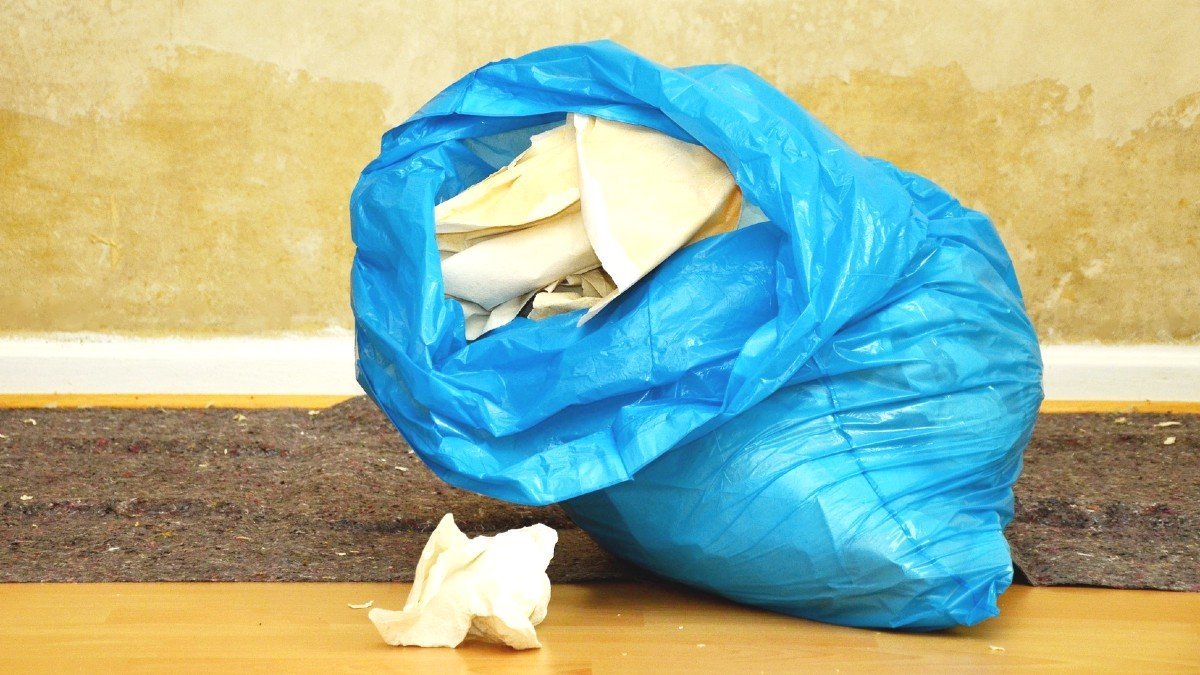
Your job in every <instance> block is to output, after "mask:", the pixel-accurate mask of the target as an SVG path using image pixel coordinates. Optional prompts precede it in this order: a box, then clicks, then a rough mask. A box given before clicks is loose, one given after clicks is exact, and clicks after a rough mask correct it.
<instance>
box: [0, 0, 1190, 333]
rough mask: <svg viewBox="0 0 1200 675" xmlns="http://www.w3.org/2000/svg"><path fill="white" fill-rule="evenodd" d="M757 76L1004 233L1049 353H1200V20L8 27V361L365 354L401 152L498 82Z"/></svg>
mask: <svg viewBox="0 0 1200 675" xmlns="http://www.w3.org/2000/svg"><path fill="white" fill-rule="evenodd" d="M600 37H610V38H613V39H615V40H617V41H619V42H621V43H623V44H625V45H626V46H628V47H630V48H632V49H634V50H636V51H639V52H641V53H643V54H645V55H647V56H649V57H651V58H654V59H656V60H659V61H662V62H665V63H668V64H673V65H687V64H693V63H711V62H736V63H740V64H742V65H745V66H748V67H750V68H751V69H753V70H755V71H757V72H758V73H759V74H761V75H763V76H764V77H766V78H767V79H768V80H770V81H772V82H773V83H775V84H776V85H777V86H779V87H780V88H782V89H783V90H784V91H786V92H787V93H788V94H789V95H791V96H793V97H794V98H795V99H797V100H798V101H800V102H801V103H802V104H803V105H805V106H806V107H808V108H809V109H810V110H812V111H814V112H815V113H816V114H817V115H818V116H819V117H820V118H822V119H823V120H824V121H825V122H826V123H827V124H828V125H829V126H830V127H831V128H832V129H834V130H835V131H837V132H838V133H840V134H842V135H843V136H844V137H845V138H846V139H847V140H848V141H849V142H850V143H851V144H852V145H854V146H855V147H857V148H858V149H859V150H860V151H862V152H864V153H867V154H872V155H876V156H881V157H885V158H887V159H890V160H892V161H894V162H896V163H898V164H899V165H900V166H902V167H904V168H906V169H910V170H915V171H917V172H919V173H922V174H924V175H926V176H929V177H930V178H932V179H934V180H935V181H937V182H938V183H940V184H942V185H944V186H945V187H947V188H948V189H949V190H950V191H951V192H952V193H954V194H955V195H957V196H959V197H960V198H961V199H962V200H963V201H964V202H966V203H967V204H968V205H971V206H974V207H976V208H980V209H982V210H984V211H985V212H987V213H988V214H990V215H991V216H992V217H993V218H994V219H995V221H996V223H997V225H998V227H999V229H1000V231H1001V234H1002V235H1003V237H1004V239H1005V242H1006V243H1007V245H1008V247H1009V249H1010V251H1011V253H1012V255H1013V257H1014V259H1015V261H1016V265H1017V268H1018V272H1019V275H1020V279H1021V282H1022V284H1023V286H1024V288H1025V291H1026V295H1027V302H1028V304H1029V308H1030V312H1031V314H1032V315H1033V317H1034V320H1035V322H1036V323H1037V325H1038V328H1039V331H1040V333H1041V335H1042V336H1043V338H1044V339H1045V340H1047V341H1048V342H1089V341H1100V342H1111V343H1120V342H1180V343H1200V300H1198V298H1200V124H1197V123H1196V118H1197V117H1198V116H1200V66H1198V65H1197V64H1200V2H1194V1H1193V2H1182V1H1153V0H1151V1H1146V2H1136V3H1132V2H1111V3H1109V2H1101V1H1089V2H994V1H991V0H977V1H974V2H966V1H964V2H961V3H945V2H942V1H941V0H917V1H912V2H903V3H901V2H890V1H888V2H885V1H859V2H854V1H853V0H811V1H807V2H769V1H743V2H727V1H725V0H700V1H689V2H684V1H677V0H662V1H658V2H646V1H645V0H591V1H589V2H580V1H577V0H572V1H555V2H548V1H546V0H516V1H513V0H510V1H507V2H504V3H487V2H482V1H479V2H473V1H468V0H426V1H419V2H411V1H410V2H394V1H392V0H385V1H379V2H354V3H350V2H311V3H310V2H305V3H295V2H290V1H287V0H278V1H269V0H256V2H252V3H244V2H236V1H235V0H208V1H206V2H192V1H190V0H188V1H184V0H178V1H167V0H159V1H152V0H145V1H140V2H128V3H122V2H118V1H116V0H113V1H111V2H107V3H104V2H80V3H74V2H72V3H66V2H58V1H56V0H29V1H26V2H20V1H13V0H2V1H0V256H3V257H2V258H0V261H2V262H0V288H3V291H2V292H0V334H25V333H36V332H43V331H96V332H116V333H127V334H144V335H164V334H184V335H202V334H238V333H278V332H319V331H323V330H327V329H330V328H335V329H337V328H346V327H349V326H350V324H351V318H350V312H349V308H348V300H347V298H348V268H349V262H350V258H351V255H352V245H351V243H350V241H349V235H348V231H349V226H348V215H347V199H348V196H349V193H350V189H351V187H352V186H353V184H354V181H355V179H356V177H357V174H358V171H359V170H360V169H361V168H362V166H363V165H364V164H365V163H366V162H367V161H369V160H370V159H371V158H372V157H373V155H374V153H375V151H376V149H377V147H378V138H379V135H380V134H381V133H382V132H383V131H384V130H386V129H387V128H389V127H390V126H392V125H394V124H396V123H398V122H400V121H402V120H403V119H404V118H405V117H406V116H407V115H408V114H410V113H411V112H413V111H414V110H416V108H417V107H419V106H420V105H421V104H422V103H423V102H424V101H425V100H427V99H428V98H429V97H431V96H432V95H434V94H435V93H436V92H437V91H438V90H439V89H440V88H441V87H443V86H445V85H446V84H448V83H449V82H451V81H453V80H454V79H456V78H457V77H459V76H460V75H462V74H463V73H464V72H466V71H468V70H469V69H471V68H473V67H475V66H478V65H480V64H482V63H484V62H487V61H489V60H493V59H497V58H501V57H505V56H516V55H519V54H522V53H524V52H526V51H530V50H533V49H536V48H540V47H545V46H549V45H552V44H557V43H563V42H572V41H579V40H587V39H594V38H600Z"/></svg>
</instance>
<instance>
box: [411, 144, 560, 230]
mask: <svg viewBox="0 0 1200 675" xmlns="http://www.w3.org/2000/svg"><path fill="white" fill-rule="evenodd" d="M577 201H579V168H578V160H576V158H575V132H574V130H573V129H571V128H570V125H563V126H561V127H555V128H553V129H550V130H548V131H544V132H542V133H540V134H538V135H536V136H534V137H532V138H531V139H530V146H529V148H528V149H527V150H526V151H525V152H523V153H521V154H520V155H517V157H516V158H515V159H514V160H513V161H512V162H511V163H510V164H509V165H508V166H506V167H504V168H502V169H500V170H499V171H497V172H496V173H493V174H492V175H490V176H488V177H487V178H485V179H483V180H482V181H480V182H478V183H476V184H475V185H472V186H471V187H469V188H467V189H466V190H464V191H463V192H461V193H459V194H458V195H455V196H454V197H452V198H450V199H448V200H446V201H444V202H442V203H441V204H438V205H437V207H436V208H435V209H434V211H433V215H434V220H435V222H436V223H437V229H436V232H437V234H439V235H450V234H451V233H464V232H472V231H475V230H495V229H496V228H514V227H521V226H523V225H528V224H529V223H533V222H536V221H539V220H542V219H545V218H549V217H550V216H553V215H555V214H556V213H559V212H561V211H562V210H563V209H565V208H567V207H568V206H570V205H571V204H574V203H575V202H577ZM493 233H494V232H493ZM448 238H450V239H453V237H448ZM459 239H460V240H461V239H462V237H459ZM439 248H441V246H439ZM443 250H453V249H443Z"/></svg>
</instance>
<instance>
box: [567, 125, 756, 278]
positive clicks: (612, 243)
mask: <svg viewBox="0 0 1200 675" xmlns="http://www.w3.org/2000/svg"><path fill="white" fill-rule="evenodd" d="M571 124H572V126H574V128H575V145H576V149H577V151H578V161H579V180H580V185H579V194H580V200H581V202H582V205H583V222H584V226H585V227H586V229H587V234H588V238H589V240H590V241H591V242H592V247H593V248H594V249H595V250H596V255H597V257H599V258H600V262H601V263H602V264H603V265H604V270H605V271H606V272H608V274H609V276H611V277H612V279H613V281H615V282H616V284H617V288H618V289H619V290H621V291H624V290H625V289H628V288H629V287H630V286H632V285H633V284H634V283H635V282H637V280H638V279H641V278H642V277H643V276H645V275H646V274H647V273H649V272H650V270H652V269H654V268H655V267H656V266H657V265H658V264H659V263H661V262H662V261H664V260H666V259H667V258H668V257H669V256H670V255H671V254H672V253H674V252H675V251H677V250H679V248H681V247H682V246H684V245H685V244H686V243H687V242H688V241H689V240H691V239H692V237H693V236H694V235H695V234H696V233H697V232H698V231H700V229H701V228H702V227H703V226H704V225H705V223H707V222H709V221H710V219H711V218H712V217H713V216H714V215H715V214H716V213H718V212H719V211H720V210H721V208H722V206H724V205H725V203H726V200H727V199H728V198H729V196H730V195H731V194H732V193H733V191H734V189H735V187H736V184H735V183H734V180H733V175H732V174H730V173H729V169H728V168H726V167H725V164H724V163H723V162H721V160H720V159H718V158H717V157H716V156H715V155H713V154H712V153H711V152H709V151H708V150H707V149H706V148H704V147H703V146H699V145H695V144H692V143H685V142H684V141H681V140H678V139H676V138H672V137H670V136H667V135H666V134H663V133H659V132H657V131H655V130H653V129H648V128H646V127H639V126H635V125H632V124H624V123H621V122H612V121H609V120H603V119H599V118H595V117H588V116H585V115H571Z"/></svg>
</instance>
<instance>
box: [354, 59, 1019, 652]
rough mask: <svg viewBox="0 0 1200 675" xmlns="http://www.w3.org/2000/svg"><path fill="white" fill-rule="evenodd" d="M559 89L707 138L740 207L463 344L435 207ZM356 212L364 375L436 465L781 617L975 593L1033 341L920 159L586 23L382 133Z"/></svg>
mask: <svg viewBox="0 0 1200 675" xmlns="http://www.w3.org/2000/svg"><path fill="white" fill-rule="evenodd" d="M568 112H577V113H583V114H587V115H593V116H596V117H600V118H604V119H610V120H617V121H621V122H626V123H630V124H637V125H642V126H646V127H650V128H653V129H656V130H658V131H661V132H663V133H666V134H669V135H671V136H673V137H675V138H679V139H681V140H685V141H688V142H692V143H698V144H701V145H703V146H705V147H707V148H708V149H709V150H710V151H711V152H712V153H714V154H715V155H716V156H717V157H719V158H720V159H721V160H722V161H724V162H725V163H726V164H727V165H728V167H729V169H730V171H731V172H732V173H733V176H734V178H735V179H736V181H737V184H738V186H739V187H740V189H741V190H742V193H743V196H744V198H745V200H746V202H747V203H749V204H752V205H753V206H754V207H756V208H757V209H759V210H761V212H762V214H763V216H764V217H763V219H761V220H763V222H759V223H757V224H751V225H746V226H743V227H742V228H740V229H738V230H735V231H733V232H729V233H726V234H722V235H718V236H715V237H712V238H709V239H705V240H703V241H700V242H698V243H695V244H692V245H690V246H688V247H686V248H684V249H682V250H680V251H678V252H677V253H676V254H675V255H673V256H672V257H671V258H669V259H668V260H667V261H666V262H664V263H663V264H662V265H660V266H659V267H658V268H657V269H656V270H655V271H654V272H653V273H651V274H650V275H649V276H648V277H646V278H644V279H643V280H641V281H640V282H638V284H637V285H635V286H634V287H633V288H632V289H630V290H629V291H628V292H626V293H625V294H623V295H622V296H621V297H620V298H619V299H618V300H617V301H616V302H614V303H612V305H611V306H609V307H607V308H606V309H604V311H603V312H601V313H600V314H599V315H598V316H597V317H596V318H595V319H594V320H592V321H591V322H589V323H587V324H585V325H583V326H582V327H577V326H576V321H577V320H578V318H579V316H578V314H579V313H578V312H576V313H571V314H564V315H560V316H554V317H550V318H547V319H544V320H541V321H537V322H534V321H530V320H528V319H523V318H518V319H516V320H515V321H513V322H512V323H510V324H508V325H506V326H504V327H502V328H499V329H497V330H495V331H493V332H491V333H488V334H487V335H485V336H484V337H483V338H481V339H479V340H476V341H473V342H468V341H467V340H466V339H465V337H464V321H463V314H462V310H461V308H460V307H459V305H458V303H456V302H454V301H452V300H449V299H447V298H446V297H445V295H444V291H443V283H442V276H441V262H440V258H439V254H438V250H437V245H436V243H435V239H434V217H433V210H434V206H435V204H437V203H440V202H442V201H445V200H447V199H449V198H450V197H452V196H454V195H456V194H458V193H459V192H461V191H462V190H464V189H465V188H467V187H469V186H470V185H472V184H474V183H476V182H478V181H480V180H481V179H483V178H484V177H486V176H488V175H489V174H491V173H492V172H493V171H495V170H496V169H497V168H499V167H501V166H504V165H505V164H507V163H508V162H509V161H511V160H512V158H513V157H515V156H516V155H517V154H518V153H520V152H521V151H522V150H524V149H525V148H526V147H527V146H528V144H529V138H530V136H531V135H533V134H534V133H537V132H539V131H542V130H545V129H547V128H550V127H552V126H554V125H557V124H562V123H563V121H564V119H565V116H566V114H567V113H568ZM985 160H986V158H982V159H981V161H985ZM351 218H352V224H353V236H354V242H355V244H356V246H357V253H356V255H355V259H354V266H353V272H352V296H353V297H352V302H353V308H354V316H355V321H356V323H355V327H356V338H357V346H358V379H359V382H360V383H361V384H362V385H363V387H364V388H365V389H366V391H367V392H368V393H369V394H370V396H371V397H372V398H373V399H374V400H375V401H376V402H377V403H378V404H379V406H380V407H381V408H382V409H383V410H384V412H386V413H387V415H388V416H389V417H390V418H391V420H392V422H393V423H395V425H396V427H397V428H398V429H399V430H400V432H401V433H402V434H403V435H404V437H405V438H406V439H407V440H408V441H409V443H411V445H412V446H413V448H414V449H415V450H416V452H417V454H419V455H420V457H421V458H422V459H423V460H424V461H425V462H426V463H427V464H428V465H429V466H430V467H431V468H432V469H433V470H434V471H435V472H436V473H437V474H438V475H439V476H440V477H441V478H443V479H444V480H446V481H447V482H448V483H450V484H452V485H455V486H458V487H461V488H464V489H468V490H473V491H475V492H479V493H482V494H485V495H490V496H492V497H496V498H499V499H504V500H508V501H511V502H517V503H521V504H551V503H556V502H561V503H562V505H563V507H564V508H565V509H566V510H567V512H568V513H569V514H570V515H571V517H572V518H573V519H574V520H575V521H576V522H577V523H579V525H580V526H581V527H583V528H584V529H585V530H587V531H588V532H589V533H590V534H591V535H592V536H593V537H595V538H596V540H597V541H599V542H600V543H601V544H602V545H603V546H604V547H605V548H607V549H609V550H610V551H612V552H613V553H615V554H616V555H618V556H620V557H622V558H625V559H627V560H629V561H632V562H634V563H636V564H638V565H641V566H642V567H645V568H647V569H649V570H651V571H653V572H655V573H657V574H660V575H662V576H665V577H669V578H671V579H676V580H678V581H681V582H683V583H686V584H690V585H693V586H696V587H699V588H703V589H706V590H709V591H712V592H715V593H718V594H720V595H723V596H726V597H728V598H732V599H734V600H736V601H739V602H744V603H748V604H751V605H756V606H759V607H765V608H768V609H772V610H776V611H779V612H784V613H787V614H793V615H796V616H803V617H809V618H813V619H818V620H821V621H828V622H833V623H839V624H846V625H853V626H871V627H896V628H907V629H914V630H932V629H938V628H944V627H948V626H953V625H958V624H974V623H977V622H979V621H981V620H983V619H985V618H988V617H990V616H994V615H996V614H997V612H998V610H997V607H996V598H997V596H998V595H999V594H1000V593H1002V592H1003V591H1004V590H1005V589H1006V588H1007V587H1008V585H1009V583H1010V582H1011V579H1012V564H1011V560H1010V557H1009V551H1008V545H1007V542H1006V541H1005V539H1004V536H1003V528H1004V526H1005V525H1006V524H1007V523H1008V522H1009V520H1010V519H1011V518H1012V510H1013V496H1012V485H1013V482H1014V481H1015V480H1016V478H1017V475H1018V474H1019V472H1020V469H1021V453H1022V450H1023V448H1024V447H1025V444H1026V443H1027V442H1028V439H1029V435H1030V433H1031V431H1032V427H1033V423H1034V420H1035V417H1036V414H1037V410H1038V406H1039V403H1040V402H1041V399H1042V389H1041V360H1040V356H1039V351H1038V345H1037V339H1036V336H1035V334H1034V330H1033V327H1032V326H1031V324H1030V322H1029V319H1028V317H1027V316H1026V313H1025V309H1024V304H1023V301H1022V299H1021V293H1020V289H1019V287H1018V285H1017V280H1016V277H1015V275H1014V273H1013V268H1012V263H1011V261H1010V260H1009V258H1008V255H1007V253H1006V252H1005V250H1004V247H1003V244H1002V243H1001V241H1000V239H999V237H998V236H997V234H996V231H995V229H994V228H993V227H992V225H991V223H990V222H989V221H988V219H987V218H986V217H985V216H983V215H982V214H980V213H978V212H975V211H972V210H970V209H967V208H965V207H963V206H962V205H961V204H959V203H958V202H957V201H956V200H955V199H954V198H952V197H951V196H950V195H948V194H946V192H944V191H943V190H942V189H941V188H939V187H938V186H936V185H934V184H933V183H932V182H930V181H928V180H926V179H924V178H921V177H919V176H916V175H913V174H909V173H905V172H903V171H901V170H899V169H897V168H895V167H893V166H891V165H890V164H888V163H886V162H883V161H880V160H875V159H869V158H865V157H863V156H861V155H859V154H857V153H856V152H855V151H854V150H852V149H851V148H850V147H849V146H847V145H846V144H845V143H844V142H843V141H841V140H840V139H839V138H838V137H836V136H835V135H834V134H833V133H832V132H830V131H829V130H828V129H826V128H825V127H824V126H822V125H821V123H820V122H818V121H817V120H816V119H814V118H813V117H812V116H811V115H810V114H809V113H808V112H806V111H805V110H804V109H803V108H801V107H800V106H799V105H797V104H796V103H795V102H793V101H791V100H789V99H788V98H787V97H785V96H784V95H783V94H781V93H780V92H779V91H777V90H775V89H774V88H772V87H771V86H770V85H769V84H767V83H766V82H764V81H763V80H762V79H760V78H759V77H757V76H755V75H754V74H752V73H750V72H749V71H747V70H745V69H743V68H740V67H735V66H698V67H692V68H683V69H678V70H674V69H669V68H666V67H663V66H660V65H658V64H655V63H653V62H651V61H648V60H646V59H644V58H642V57H640V56H638V55H636V54H634V53H632V52H630V51H628V50H626V49H624V48H622V47H620V46H618V45H615V44H613V43H611V42H598V43H588V44H582V45H569V46H563V47H555V48H551V49H546V50H542V51H538V52H534V53H532V54H529V55H527V56H524V57H521V58H518V59H511V60H503V61H499V62H496V63H491V64H488V65H486V66H484V67H482V68H480V69H478V70H476V71H474V72H472V73H470V74H468V75H467V76H465V77H464V78H462V79H461V80H459V81H458V82H456V83H454V84H453V85H451V86H450V87H449V88H447V89H446V90H445V91H443V92H442V93H440V94H439V95H438V96H437V97H435V98H434V99H433V100H432V101H430V102H429V103H428V104H426V105H425V107H423V108H422V109H421V110H420V111H419V112H418V113H417V114H416V115H414V116H413V117H412V118H411V119H409V120H408V121H407V122H405V123H404V124H402V125H401V126H399V127H397V128H395V129H393V130H391V131H389V132H388V133H387V134H386V135H385V136H384V138H383V144H382V152H381V153H380V155H379V157H378V158H377V159H376V160H375V161H373V162H372V163H371V164H370V165H368V166H367V168H366V169H365V170H364V171H363V174H362V177H361V179H360V180H359V183H358V185H357V187H356V188H355V190H354V194H353V197H352V198H351ZM652 226H653V223H647V227H652Z"/></svg>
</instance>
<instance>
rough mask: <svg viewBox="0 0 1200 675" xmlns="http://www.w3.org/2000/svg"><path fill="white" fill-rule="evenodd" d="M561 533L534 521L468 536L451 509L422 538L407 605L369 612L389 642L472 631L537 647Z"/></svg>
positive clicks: (445, 638)
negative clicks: (494, 532)
mask: <svg viewBox="0 0 1200 675" xmlns="http://www.w3.org/2000/svg"><path fill="white" fill-rule="evenodd" d="M557 542H558V533H557V532H555V531H554V530H553V529H551V528H549V527H546V526H545V525H541V524H538V525H531V526H530V527H523V528H521V529H518V530H509V531H508V532H502V533H500V534H497V535H496V536H494V537H475V538H473V539H472V538H468V537H467V536H466V535H465V534H463V533H462V532H461V531H459V529H458V527H457V526H456V525H455V524H454V517H453V516H452V515H450V514H446V516H445V517H443V518H442V521H441V522H440V523H438V526H437V528H436V529H435V530H434V531H433V534H432V535H431V536H430V538H429V542H428V543H426V544H425V550H424V551H422V552H421V559H420V560H419V561H418V563H417V569H416V573H415V575H414V579H413V586H412V590H411V591H410V592H409V595H408V600H407V601H406V602H405V603H404V609H402V610H399V611H392V610H386V609H379V608H376V609H372V610H371V611H370V613H369V614H368V615H367V616H368V617H369V618H370V619H371V622H372V623H374V624H375V627H376V628H377V629H378V630H379V634H380V635H381V636H383V639H384V641H385V642H387V643H388V644H390V645H407V646H416V647H457V646H458V645H459V644H461V643H462V641H463V640H465V639H466V638H467V636H468V635H472V636H475V637H478V638H480V639H483V640H485V641H489V642H501V643H504V644H506V645H509V646H510V647H513V648H514V649H532V648H535V647H540V646H541V643H540V642H538V639H537V632H536V631H535V630H534V626H536V625H538V624H539V623H541V622H542V620H543V619H545V618H546V608H547V605H548V604H549V602H550V579H549V577H547V576H546V566H547V565H549V564H550V559H551V558H552V557H553V556H554V545H555V544H556V543H557Z"/></svg>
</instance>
